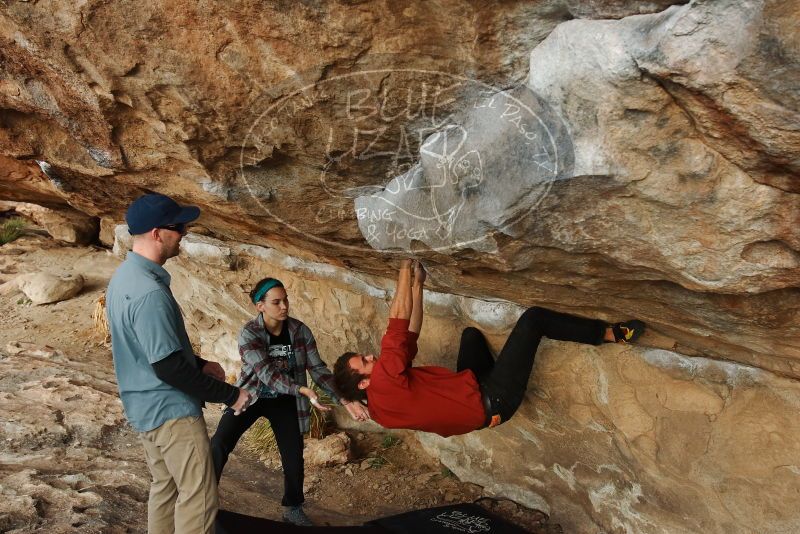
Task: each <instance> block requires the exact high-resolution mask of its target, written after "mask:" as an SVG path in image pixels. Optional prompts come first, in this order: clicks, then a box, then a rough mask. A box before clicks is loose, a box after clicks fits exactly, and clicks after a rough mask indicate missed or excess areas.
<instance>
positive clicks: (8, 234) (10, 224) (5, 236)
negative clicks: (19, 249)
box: [0, 218, 28, 245]
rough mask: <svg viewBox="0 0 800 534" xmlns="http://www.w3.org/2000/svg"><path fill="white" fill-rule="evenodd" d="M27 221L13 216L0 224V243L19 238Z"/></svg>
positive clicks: (3, 243)
mask: <svg viewBox="0 0 800 534" xmlns="http://www.w3.org/2000/svg"><path fill="white" fill-rule="evenodd" d="M27 226H28V223H27V222H26V221H25V219H20V218H14V219H8V220H7V221H5V222H4V223H3V224H0V245H5V244H6V243H11V242H12V241H14V240H15V239H17V238H19V237H20V236H21V235H22V234H23V233H24V232H25V228H26V227H27Z"/></svg>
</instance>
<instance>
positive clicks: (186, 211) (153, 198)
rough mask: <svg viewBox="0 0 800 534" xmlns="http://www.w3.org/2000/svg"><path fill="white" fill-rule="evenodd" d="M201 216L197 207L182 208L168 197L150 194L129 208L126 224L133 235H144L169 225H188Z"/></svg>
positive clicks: (134, 202)
mask: <svg viewBox="0 0 800 534" xmlns="http://www.w3.org/2000/svg"><path fill="white" fill-rule="evenodd" d="M199 216H200V208H198V207H197V206H181V205H180V204H178V203H177V202H175V201H174V200H172V199H171V198H169V197H168V196H167V195H162V194H159V193H150V194H148V195H143V196H141V197H139V198H137V199H136V200H134V201H133V202H132V203H131V205H130V206H128V212H127V213H126V214H125V222H127V223H128V232H129V233H130V234H131V235H138V234H143V233H145V232H149V231H150V230H152V229H153V228H157V227H159V226H166V225H168V224H181V223H182V224H186V223H190V222H192V221H193V220H195V219H197V218H198V217H199Z"/></svg>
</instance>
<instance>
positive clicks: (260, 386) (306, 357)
mask: <svg viewBox="0 0 800 534" xmlns="http://www.w3.org/2000/svg"><path fill="white" fill-rule="evenodd" d="M250 300H251V301H252V302H253V303H254V304H255V307H256V310H257V311H258V315H256V316H255V317H254V318H253V319H251V320H250V321H248V322H247V324H245V325H244V327H242V331H241V332H240V334H239V355H240V356H241V358H242V370H241V373H240V375H239V380H237V382H236V386H237V387H241V388H242V389H244V390H246V391H247V392H248V393H250V395H251V397H252V399H253V401H252V403H251V404H250V406H248V407H247V410H246V411H243V412H242V413H241V414H240V415H235V413H234V411H233V410H231V409H227V410H225V411H224V412H223V414H222V418H221V419H220V422H219V426H217V431H216V432H215V433H214V437H213V438H212V439H211V452H212V455H213V458H214V470H215V472H216V475H217V480H219V478H220V476H221V475H222V469H223V468H224V467H225V463H226V462H227V461H228V455H229V454H230V453H231V451H232V450H233V449H234V447H236V443H237V442H238V441H239V438H240V437H241V436H242V434H244V433H245V432H246V431H247V429H248V428H250V427H251V426H252V425H253V423H255V422H256V420H258V418H259V417H266V418H267V419H268V420H269V422H270V425H271V426H272V430H273V432H274V434H275V440H276V442H277V444H278V450H279V451H280V454H281V463H282V465H283V483H284V495H283V501H282V503H281V504H283V506H284V512H283V518H284V520H285V521H288V522H290V523H294V524H297V525H311V524H312V523H311V521H310V520H309V519H308V517H307V516H306V515H305V513H304V512H303V507H302V505H303V501H304V498H303V433H305V432H308V430H309V419H310V416H311V405H312V404H313V405H314V406H315V407H316V408H317V409H318V410H322V411H328V410H330V408H328V407H326V406H323V405H321V404H320V403H319V401H318V399H317V394H316V393H315V392H314V390H312V389H311V388H309V387H308V382H307V379H306V372H308V373H309V374H310V375H311V378H312V379H313V380H314V382H315V383H316V384H317V385H319V386H320V387H322V388H323V389H324V390H325V391H326V392H327V393H328V395H330V397H331V398H332V399H333V400H334V401H335V402H340V403H341V404H343V405H344V406H345V407H346V408H347V411H348V412H349V413H350V415H351V416H352V417H353V419H355V420H357V421H364V420H366V419H368V418H369V413H368V412H367V409H366V407H365V406H364V405H363V404H361V403H360V402H347V401H343V400H340V398H339V396H338V395H337V393H336V390H335V389H334V386H333V375H332V374H331V372H330V370H329V369H328V367H327V366H326V365H325V362H323V361H322V359H321V358H320V356H319V353H318V352H317V344H316V341H315V340H314V335H313V334H312V333H311V330H310V329H309V328H308V327H307V326H306V325H305V324H303V323H302V322H301V321H298V320H297V319H295V318H294V317H289V297H288V296H287V294H286V289H285V288H284V287H283V284H282V283H281V282H280V280H276V279H275V278H265V279H263V280H261V281H260V282H258V283H257V284H256V286H255V287H254V288H253V290H252V291H251V292H250Z"/></svg>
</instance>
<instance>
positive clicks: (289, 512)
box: [283, 506, 314, 527]
mask: <svg viewBox="0 0 800 534" xmlns="http://www.w3.org/2000/svg"><path fill="white" fill-rule="evenodd" d="M283 520H284V521H285V522H287V523H291V524H293V525H297V526H299V527H313V526H314V523H312V522H311V520H310V519H309V518H308V516H307V515H306V513H305V512H304V511H303V507H302V506H284V507H283Z"/></svg>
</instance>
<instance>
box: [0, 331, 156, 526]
mask: <svg viewBox="0 0 800 534" xmlns="http://www.w3.org/2000/svg"><path fill="white" fill-rule="evenodd" d="M100 367H104V366H97V365H91V364H88V363H82V362H80V361H77V360H75V359H70V358H69V357H68V356H66V355H64V354H63V353H61V352H60V351H57V350H54V349H52V348H50V347H36V346H31V345H30V344H25V343H11V344H9V346H7V347H6V348H5V350H0V373H2V377H3V380H2V384H0V413H2V414H3V415H2V417H0V425H2V429H3V438H4V439H3V448H2V468H1V469H0V530H2V531H3V532H31V531H33V530H36V529H37V528H38V526H41V525H44V526H45V528H46V529H47V530H48V531H50V532H64V533H66V532H78V531H80V532H99V531H102V530H105V529H108V528H112V529H115V528H122V529H124V528H129V529H130V528H139V525H140V524H141V519H140V518H136V517H131V515H130V514H129V513H128V512H129V508H140V507H141V506H142V504H141V503H143V502H146V501H147V492H148V480H147V478H146V477H145V476H144V474H145V473H146V467H145V466H144V465H142V459H141V458H139V451H138V450H136V449H129V448H128V447H130V444H131V443H135V441H136V439H137V438H136V436H135V434H134V433H133V432H132V431H130V430H129V429H127V427H126V426H125V425H124V420H125V419H124V416H123V413H122V405H121V403H120V401H119V398H118V397H117V391H116V384H115V382H114V376H113V374H111V373H110V372H107V371H105V370H103V369H101V368H100ZM125 441H127V442H128V445H127V447H125V446H124V445H123V446H122V447H121V448H119V449H116V448H112V449H111V450H109V449H108V447H109V445H110V444H116V445H119V444H120V443H122V444H124V443H125ZM17 529H18V530H17Z"/></svg>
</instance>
